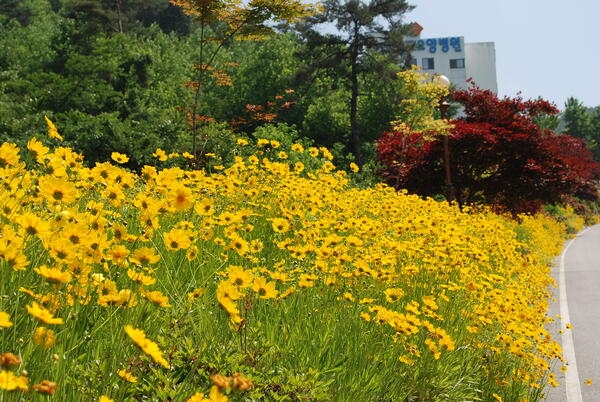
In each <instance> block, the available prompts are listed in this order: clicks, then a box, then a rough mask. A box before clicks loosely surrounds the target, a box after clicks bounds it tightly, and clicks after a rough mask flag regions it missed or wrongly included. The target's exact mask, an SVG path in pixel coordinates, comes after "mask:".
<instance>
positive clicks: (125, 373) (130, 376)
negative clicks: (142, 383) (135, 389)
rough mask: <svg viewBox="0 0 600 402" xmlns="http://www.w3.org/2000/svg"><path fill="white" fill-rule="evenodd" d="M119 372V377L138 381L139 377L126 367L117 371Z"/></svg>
mask: <svg viewBox="0 0 600 402" xmlns="http://www.w3.org/2000/svg"><path fill="white" fill-rule="evenodd" d="M117 374H118V375H119V377H121V378H122V379H124V380H125V381H128V382H130V383H133V384H135V383H136V382H138V379H137V377H136V376H134V375H133V374H131V373H130V372H129V371H127V370H125V369H123V370H119V371H117Z"/></svg>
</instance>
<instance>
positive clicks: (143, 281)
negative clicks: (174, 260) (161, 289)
mask: <svg viewBox="0 0 600 402" xmlns="http://www.w3.org/2000/svg"><path fill="white" fill-rule="evenodd" d="M127 276H128V277H129V278H130V279H131V280H132V281H134V282H136V283H139V284H140V285H142V286H148V285H154V284H155V283H156V278H154V277H152V276H149V275H146V274H144V273H143V272H137V271H136V270H134V269H128V270H127Z"/></svg>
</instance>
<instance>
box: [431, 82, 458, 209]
mask: <svg viewBox="0 0 600 402" xmlns="http://www.w3.org/2000/svg"><path fill="white" fill-rule="evenodd" d="M435 80H436V82H437V83H438V84H439V85H442V86H445V87H449V86H450V80H449V79H448V78H447V77H446V76H444V75H436V77H435ZM449 107H450V103H448V101H447V100H446V98H445V97H444V98H442V99H440V103H439V104H438V109H439V110H440V117H441V119H442V120H446V118H447V112H448V108H449ZM443 145H444V170H445V171H446V182H445V184H446V198H447V200H448V202H452V201H454V200H456V197H455V195H454V186H453V185H452V171H451V170H450V146H449V144H448V134H447V133H446V134H444V138H443Z"/></svg>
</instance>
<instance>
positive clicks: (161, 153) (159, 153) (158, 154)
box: [152, 148, 169, 162]
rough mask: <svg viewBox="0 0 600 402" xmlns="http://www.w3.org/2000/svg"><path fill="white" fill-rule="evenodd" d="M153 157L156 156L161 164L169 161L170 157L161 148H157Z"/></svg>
mask: <svg viewBox="0 0 600 402" xmlns="http://www.w3.org/2000/svg"><path fill="white" fill-rule="evenodd" d="M152 156H154V157H155V158H156V159H158V160H159V161H161V162H164V161H166V160H167V159H169V157H168V156H167V153H166V152H165V151H164V150H162V149H160V148H156V151H155V152H154V153H153V154H152Z"/></svg>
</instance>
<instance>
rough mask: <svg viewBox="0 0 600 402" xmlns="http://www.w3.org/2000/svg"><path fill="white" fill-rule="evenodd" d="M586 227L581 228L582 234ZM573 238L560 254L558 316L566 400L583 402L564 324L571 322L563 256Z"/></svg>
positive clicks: (571, 336)
mask: <svg viewBox="0 0 600 402" xmlns="http://www.w3.org/2000/svg"><path fill="white" fill-rule="evenodd" d="M587 230H588V229H585V230H583V231H582V232H580V234H583V233H584V232H586V231H587ZM574 241H575V239H572V240H569V242H568V243H567V245H566V246H565V249H564V251H563V253H562V254H561V256H560V272H559V277H558V287H559V288H560V293H559V294H560V296H559V297H560V316H561V323H562V325H561V329H562V330H563V331H562V335H561V340H562V349H563V357H564V358H565V360H566V361H567V365H568V366H567V367H568V369H567V371H566V373H565V389H566V392H567V400H566V402H583V399H582V396H581V383H580V382H579V371H578V370H577V360H576V359H575V345H574V343H573V332H572V331H571V330H569V329H566V325H567V324H570V323H571V318H570V315H569V303H568V301H567V287H566V279H565V256H566V255H567V251H569V248H570V247H571V245H572V244H573V242H574Z"/></svg>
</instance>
